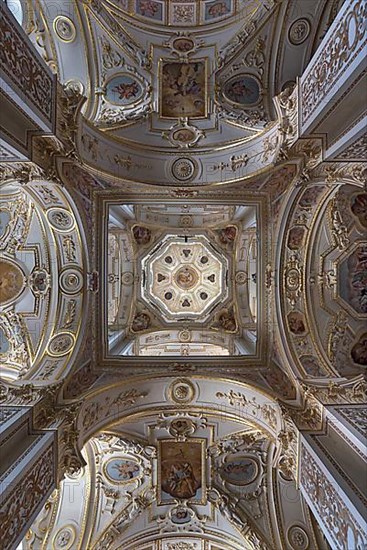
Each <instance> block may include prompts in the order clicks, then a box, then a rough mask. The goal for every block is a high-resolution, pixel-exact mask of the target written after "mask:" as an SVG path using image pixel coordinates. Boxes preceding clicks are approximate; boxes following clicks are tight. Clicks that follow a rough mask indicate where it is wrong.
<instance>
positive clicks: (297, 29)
mask: <svg viewBox="0 0 367 550" xmlns="http://www.w3.org/2000/svg"><path fill="white" fill-rule="evenodd" d="M310 32H311V24H310V22H309V20H308V19H306V18H305V17H300V18H299V19H297V20H296V21H294V22H293V23H292V24H291V26H290V27H289V31H288V38H289V41H290V42H291V44H294V45H295V46H299V45H300V44H303V42H305V41H306V40H307V38H308V37H309V34H310Z"/></svg>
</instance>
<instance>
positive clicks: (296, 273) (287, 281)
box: [284, 254, 302, 307]
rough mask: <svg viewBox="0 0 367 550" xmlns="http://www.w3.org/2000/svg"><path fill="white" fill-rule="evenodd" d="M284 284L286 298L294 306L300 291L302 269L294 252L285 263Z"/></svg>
mask: <svg viewBox="0 0 367 550" xmlns="http://www.w3.org/2000/svg"><path fill="white" fill-rule="evenodd" d="M284 286H285V293H286V297H287V300H288V301H289V303H290V305H291V306H292V307H294V306H295V305H296V303H297V301H298V299H299V297H300V295H301V292H302V270H301V264H300V261H299V259H298V257H297V255H296V254H292V255H291V256H290V257H289V260H288V262H287V264H286V267H285V271H284Z"/></svg>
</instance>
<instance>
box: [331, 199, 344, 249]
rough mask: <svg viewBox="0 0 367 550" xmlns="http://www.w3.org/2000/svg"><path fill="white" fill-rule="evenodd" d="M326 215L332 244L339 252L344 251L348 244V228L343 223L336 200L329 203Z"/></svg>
mask: <svg viewBox="0 0 367 550" xmlns="http://www.w3.org/2000/svg"><path fill="white" fill-rule="evenodd" d="M328 215H329V220H330V226H331V234H332V236H333V239H334V242H335V244H336V245H337V246H338V248H339V250H344V249H345V248H346V247H347V246H348V244H349V237H348V228H347V226H346V225H345V223H344V222H343V219H342V215H341V213H340V210H339V207H338V202H337V200H336V199H333V200H332V201H331V202H330V206H329V211H328Z"/></svg>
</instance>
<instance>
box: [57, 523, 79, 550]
mask: <svg viewBox="0 0 367 550" xmlns="http://www.w3.org/2000/svg"><path fill="white" fill-rule="evenodd" d="M75 538H76V531H75V527H74V526H73V525H66V526H64V527H62V528H61V529H59V530H58V531H57V533H56V534H55V537H54V540H53V546H54V548H55V550H69V548H71V547H72V545H73V543H74V541H75Z"/></svg>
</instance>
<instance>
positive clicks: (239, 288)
mask: <svg viewBox="0 0 367 550" xmlns="http://www.w3.org/2000/svg"><path fill="white" fill-rule="evenodd" d="M108 196H109V195H106V197H105V208H107V210H106V212H107V213H108V217H109V221H108V226H105V227H101V231H102V234H103V235H104V237H103V238H104V239H107V241H108V246H107V247H106V250H107V251H108V252H107V257H105V258H102V262H103V265H104V269H105V273H104V276H103V280H104V281H106V283H105V285H104V294H101V299H102V309H103V308H104V315H105V316H106V317H107V321H108V324H107V325H106V324H105V323H104V322H102V323H101V326H108V341H109V344H108V349H107V350H106V352H107V355H110V356H113V357H116V358H117V357H118V356H120V357H123V356H127V355H128V356H131V355H136V356H138V355H154V356H157V355H163V356H166V355H170V356H175V355H176V356H192V355H195V356H205V355H206V354H209V355H223V354H224V355H234V356H242V355H244V356H246V355H251V356H252V357H253V358H254V356H257V355H258V354H259V353H260V350H259V349H258V346H257V334H258V330H259V329H258V324H257V322H258V317H259V316H260V317H262V319H263V320H264V318H263V313H261V314H260V306H259V304H258V288H259V284H260V285H261V283H260V281H261V279H260V276H259V269H260V263H261V260H260V256H259V254H258V251H259V248H260V247H262V249H263V250H264V251H265V249H266V238H265V235H262V234H261V232H260V231H259V230H258V227H257V224H258V219H259V216H260V212H261V205H260V203H259V204H258V205H256V204H254V202H253V201H251V202H250V203H249V204H246V203H245V202H244V204H241V205H238V206H236V205H234V204H233V203H232V204H228V205H223V206H222V205H219V204H216V203H212V204H208V205H205V206H203V205H202V203H200V202H198V203H197V204H190V205H189V204H182V203H181V204H180V203H178V202H177V201H172V202H169V203H168V204H167V205H159V204H156V205H154V204H152V205H149V206H146V205H143V204H139V203H136V204H119V203H118V202H117V200H116V199H114V200H113V203H111V204H110V205H109V204H108ZM251 203H252V204H251ZM106 231H107V233H108V234H107V237H106ZM260 288H261V287H260ZM262 294H263V292H262V290H260V295H262ZM104 296H105V297H104ZM104 304H105V305H104ZM105 337H106V336H105Z"/></svg>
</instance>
